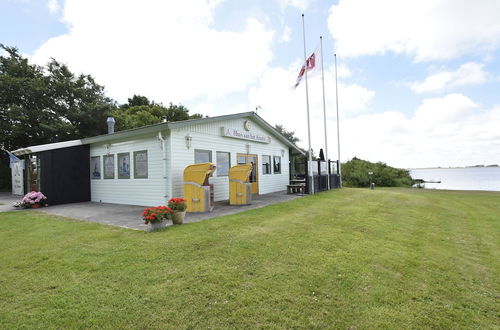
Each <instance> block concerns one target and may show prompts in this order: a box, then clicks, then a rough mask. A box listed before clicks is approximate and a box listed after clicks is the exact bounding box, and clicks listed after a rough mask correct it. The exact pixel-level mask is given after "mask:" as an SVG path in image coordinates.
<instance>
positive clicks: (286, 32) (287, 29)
mask: <svg viewBox="0 0 500 330" xmlns="http://www.w3.org/2000/svg"><path fill="white" fill-rule="evenodd" d="M291 34H292V29H290V27H289V26H288V25H285V27H284V28H283V34H282V35H281V40H280V41H281V42H288V41H290V35H291Z"/></svg>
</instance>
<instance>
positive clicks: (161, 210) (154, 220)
mask: <svg viewBox="0 0 500 330" xmlns="http://www.w3.org/2000/svg"><path fill="white" fill-rule="evenodd" d="M172 212H173V211H172V210H171V209H170V208H169V207H168V206H155V207H148V208H146V209H144V211H142V219H143V220H144V223H145V224H148V223H149V225H150V226H151V229H152V230H155V229H159V228H163V227H165V226H166V225H167V223H166V222H167V220H169V219H171V218H172Z"/></svg>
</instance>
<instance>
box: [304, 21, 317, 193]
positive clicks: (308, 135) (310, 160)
mask: <svg viewBox="0 0 500 330" xmlns="http://www.w3.org/2000/svg"><path fill="white" fill-rule="evenodd" d="M302 36H303V37H304V65H305V66H306V70H305V73H304V74H305V76H306V105H307V141H308V143H309V148H308V151H309V166H307V172H308V173H307V175H308V176H309V177H310V180H308V181H310V182H309V186H310V190H309V192H310V193H311V194H314V180H313V179H314V178H313V175H312V168H311V163H312V152H311V124H310V120H309V88H308V85H307V55H306V28H305V24H304V14H302Z"/></svg>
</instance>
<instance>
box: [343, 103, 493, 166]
mask: <svg viewBox="0 0 500 330" xmlns="http://www.w3.org/2000/svg"><path fill="white" fill-rule="evenodd" d="M498 127H500V106H497V107H493V108H492V109H486V110H484V109H481V108H480V106H479V105H478V104H477V103H476V102H474V101H472V100H471V99H470V98H468V97H466V96H464V95H461V94H449V95H446V96H444V97H440V98H433V99H426V100H424V101H423V102H422V104H421V105H420V106H419V107H418V108H417V110H416V111H415V113H414V114H413V115H411V116H406V115H404V114H403V113H401V112H398V111H389V112H384V113H377V114H370V115H361V116H358V117H354V118H349V119H346V120H344V121H343V122H342V121H341V133H342V136H341V144H342V149H343V150H342V154H343V157H342V158H343V159H344V160H346V159H349V158H352V157H354V156H357V157H359V158H363V159H368V160H371V161H384V162H387V163H389V164H390V165H394V166H398V167H424V166H465V165H473V164H482V163H484V162H485V161H488V162H493V163H495V162H496V163H500V154H499V150H500V131H499V130H498Z"/></svg>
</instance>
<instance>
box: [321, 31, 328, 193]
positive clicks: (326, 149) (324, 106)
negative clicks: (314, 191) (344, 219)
mask: <svg viewBox="0 0 500 330" xmlns="http://www.w3.org/2000/svg"><path fill="white" fill-rule="evenodd" d="M319 45H320V51H321V83H322V85H323V124H324V128H325V158H326V161H327V162H328V137H327V133H326V102H325V70H324V68H323V37H322V36H320V37H319ZM327 164H328V163H327ZM329 166H330V165H328V167H329ZM326 182H327V183H326V185H327V187H328V190H330V178H328V180H326Z"/></svg>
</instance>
